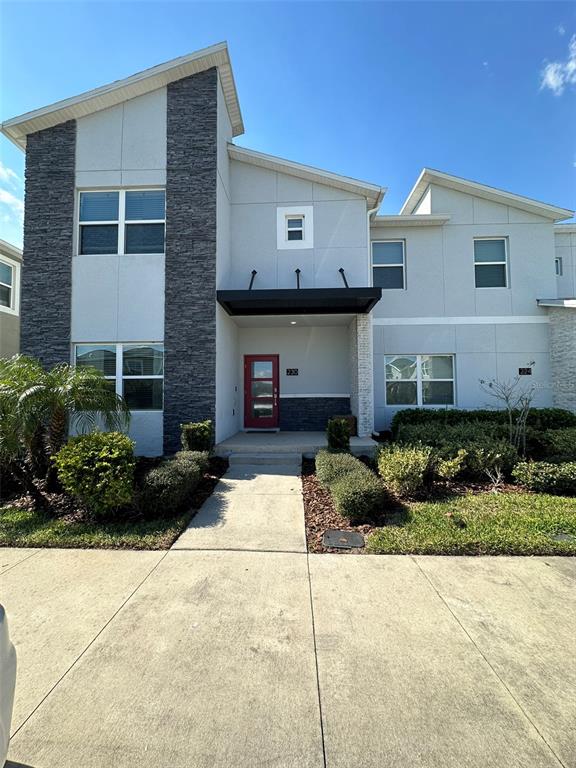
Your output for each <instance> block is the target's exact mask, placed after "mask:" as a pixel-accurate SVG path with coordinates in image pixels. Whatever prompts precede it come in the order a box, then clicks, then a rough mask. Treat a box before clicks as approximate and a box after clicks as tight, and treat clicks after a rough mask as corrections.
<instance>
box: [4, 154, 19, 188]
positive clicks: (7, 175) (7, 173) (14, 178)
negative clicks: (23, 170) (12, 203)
mask: <svg viewBox="0 0 576 768" xmlns="http://www.w3.org/2000/svg"><path fill="white" fill-rule="evenodd" d="M0 183H2V184H8V185H9V186H11V187H21V186H22V179H21V178H20V176H18V174H17V173H16V171H13V170H12V168H8V166H7V165H4V163H3V162H2V160H0Z"/></svg>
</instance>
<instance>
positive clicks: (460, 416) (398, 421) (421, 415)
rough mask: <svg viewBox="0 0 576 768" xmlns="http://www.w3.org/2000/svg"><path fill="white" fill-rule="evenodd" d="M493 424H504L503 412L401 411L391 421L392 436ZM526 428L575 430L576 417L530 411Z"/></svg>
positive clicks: (551, 410)
mask: <svg viewBox="0 0 576 768" xmlns="http://www.w3.org/2000/svg"><path fill="white" fill-rule="evenodd" d="M470 421H475V422H485V421H490V422H496V423H498V424H506V425H507V424H508V413H507V411H505V410H487V409H479V410H462V409H458V408H447V409H444V408H405V409H402V410H400V411H397V412H396V413H395V415H394V418H393V419H392V434H393V435H394V437H396V436H397V435H398V431H399V429H400V427H401V426H405V425H416V424H430V423H432V422H433V423H435V424H441V425H445V426H446V425H451V424H462V423H463V422H470ZM526 423H527V425H528V426H529V427H532V428H534V429H536V430H544V429H561V428H563V427H575V426H576V414H575V413H572V412H571V411H566V410H564V409H562V408H531V409H530V412H529V413H528V419H527V422H526Z"/></svg>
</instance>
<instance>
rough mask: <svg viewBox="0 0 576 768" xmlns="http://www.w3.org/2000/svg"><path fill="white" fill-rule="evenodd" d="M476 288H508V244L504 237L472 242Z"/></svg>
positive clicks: (478, 239) (486, 238) (484, 238)
mask: <svg viewBox="0 0 576 768" xmlns="http://www.w3.org/2000/svg"><path fill="white" fill-rule="evenodd" d="M474 271H475V279H476V288H507V287H508V243H507V240H506V238H505V237H483V238H477V239H476V240H474Z"/></svg>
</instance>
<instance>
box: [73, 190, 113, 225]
mask: <svg viewBox="0 0 576 768" xmlns="http://www.w3.org/2000/svg"><path fill="white" fill-rule="evenodd" d="M119 195H120V193H119V192H80V221H118V201H119Z"/></svg>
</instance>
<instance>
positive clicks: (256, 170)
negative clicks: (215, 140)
mask: <svg viewBox="0 0 576 768" xmlns="http://www.w3.org/2000/svg"><path fill="white" fill-rule="evenodd" d="M230 170H231V175H230V183H231V193H232V207H231V217H232V218H231V253H232V269H231V271H230V272H229V274H227V275H223V280H222V283H221V286H222V287H224V288H248V285H249V283H250V274H251V272H252V270H253V269H256V270H257V272H258V275H257V277H256V280H255V283H254V288H295V287H296V276H295V273H294V271H295V270H296V269H297V268H298V269H300V270H301V276H300V280H301V287H302V288H327V287H333V286H334V287H343V283H342V278H341V276H340V274H339V273H338V270H339V268H340V267H343V268H344V270H345V271H346V276H347V278H348V282H349V284H350V285H351V286H366V285H369V282H368V280H369V278H370V274H369V269H368V259H367V248H366V245H367V232H366V200H365V199H364V198H362V197H359V196H357V195H353V194H351V193H348V192H344V191H341V190H337V189H334V188H332V187H328V186H325V185H323V184H313V183H311V182H308V181H304V180H302V179H297V178H295V177H293V176H289V175H287V174H283V173H277V172H275V171H270V170H267V169H265V168H260V167H257V166H253V165H250V164H248V163H243V162H240V161H237V160H233V161H232V162H231V165H230ZM293 205H294V206H298V205H306V206H310V205H311V206H312V207H313V215H314V247H313V248H303V249H290V250H282V249H281V250H279V249H278V248H277V217H276V210H277V207H278V206H293Z"/></svg>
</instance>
